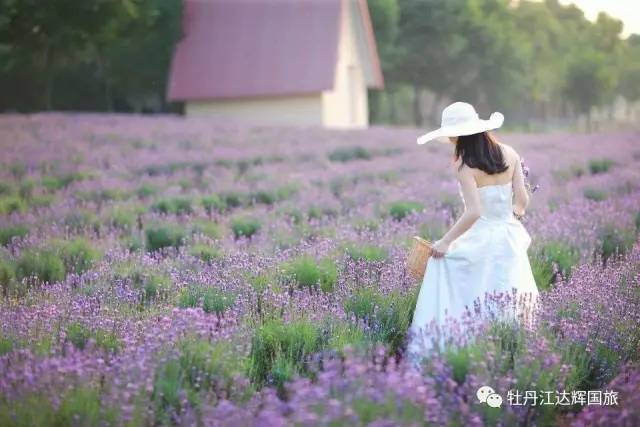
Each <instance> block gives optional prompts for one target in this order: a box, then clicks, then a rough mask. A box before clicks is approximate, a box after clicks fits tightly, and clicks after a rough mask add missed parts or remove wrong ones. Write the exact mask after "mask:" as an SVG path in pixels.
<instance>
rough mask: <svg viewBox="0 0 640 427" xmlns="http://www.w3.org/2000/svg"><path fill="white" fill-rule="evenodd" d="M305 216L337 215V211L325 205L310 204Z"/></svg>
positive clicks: (315, 217)
mask: <svg viewBox="0 0 640 427" xmlns="http://www.w3.org/2000/svg"><path fill="white" fill-rule="evenodd" d="M307 216H308V217H309V219H320V218H322V217H324V216H327V217H336V216H338V211H337V210H336V209H334V208H331V207H327V206H323V207H319V206H310V207H309V210H308V211H307Z"/></svg>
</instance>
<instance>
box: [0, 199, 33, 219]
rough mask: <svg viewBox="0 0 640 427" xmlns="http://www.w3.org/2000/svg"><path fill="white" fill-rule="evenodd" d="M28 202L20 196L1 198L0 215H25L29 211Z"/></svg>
mask: <svg viewBox="0 0 640 427" xmlns="http://www.w3.org/2000/svg"><path fill="white" fill-rule="evenodd" d="M27 207H28V205H27V202H25V201H24V200H23V199H22V197H20V196H14V195H11V196H1V197H0V214H1V215H10V214H12V213H16V212H17V213H24V212H26V211H27Z"/></svg>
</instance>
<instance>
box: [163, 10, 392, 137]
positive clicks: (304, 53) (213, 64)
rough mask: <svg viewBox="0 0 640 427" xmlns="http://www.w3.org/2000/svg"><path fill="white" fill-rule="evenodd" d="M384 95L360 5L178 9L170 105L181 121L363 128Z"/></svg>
mask: <svg viewBox="0 0 640 427" xmlns="http://www.w3.org/2000/svg"><path fill="white" fill-rule="evenodd" d="M383 87H384V81H383V76H382V71H381V68H380V60H379V57H378V52H377V48H376V43H375V38H374V33H373V28H372V24H371V18H370V15H369V10H368V6H367V3H366V0H185V2H184V11H183V38H182V39H181V40H180V41H179V42H178V44H177V45H176V49H175V52H174V55H173V58H172V62H171V70H170V76H169V84H168V88H167V92H168V93H167V98H168V100H169V101H174V102H175V101H177V102H182V103H184V112H185V114H186V115H187V116H209V117H218V118H229V119H233V120H239V121H242V122H247V123H254V124H263V125H271V124H273V125H312V126H324V127H328V128H364V127H367V126H368V123H369V111H368V102H367V90H368V89H381V88H383Z"/></svg>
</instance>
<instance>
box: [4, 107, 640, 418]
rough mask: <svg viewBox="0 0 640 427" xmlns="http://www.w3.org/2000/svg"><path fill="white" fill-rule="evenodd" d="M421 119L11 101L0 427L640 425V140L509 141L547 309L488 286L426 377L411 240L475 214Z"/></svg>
mask: <svg viewBox="0 0 640 427" xmlns="http://www.w3.org/2000/svg"><path fill="white" fill-rule="evenodd" d="M419 134H420V130H416V129H406V128H404V129H400V128H398V129H394V128H372V129H369V130H360V131H329V130H321V129H317V128H302V127H300V128H293V127H291V128H276V127H243V126H240V125H235V124H233V123H215V122H212V121H204V120H198V119H184V118H178V117H173V116H164V117H163V116H154V117H144V116H125V115H122V116H120V115H91V114H78V115H74V114H35V115H30V116H23V115H4V116H0V153H1V159H0V160H1V164H0V175H1V180H0V218H1V219H0V244H1V245H2V246H1V247H0V250H1V253H0V285H1V287H2V291H1V292H2V299H1V300H0V426H49V425H59V426H68V425H74V426H106V425H114V426H139V425H144V426H152V425H153V426H156V425H180V426H192V425H198V426H204V425H207V426H210V425H214V426H218V425H219V426H285V425H295V426H316V425H323V426H342V425H348V426H363V425H372V426H378V427H382V426H396V425H411V426H423V425H433V426H440V425H447V426H482V425H503V426H511V425H523V426H524V425H526V426H547V425H563V426H564V425H566V426H569V425H572V426H573V425H575V426H593V425H598V426H635V425H640V393H639V392H638V391H639V390H640V365H639V362H640V356H639V355H640V310H639V309H638V306H639V303H640V243H639V241H638V236H639V233H640V144H639V143H640V131H620V132H615V133H614V132H611V133H600V134H598V133H594V134H576V135H574V134H568V133H552V134H539V135H530V134H510V133H506V132H496V133H495V135H496V136H497V138H498V140H499V141H501V142H504V143H506V144H509V145H512V146H513V147H514V148H516V150H517V151H518V152H519V153H520V154H521V155H522V156H523V158H524V160H525V163H526V164H527V166H528V167H529V168H530V170H531V172H530V179H531V181H532V182H533V183H534V184H539V185H540V189H539V190H538V191H537V192H535V194H534V195H533V196H532V202H531V205H530V208H529V212H528V214H527V216H526V217H525V218H524V219H523V223H524V225H525V227H526V228H527V230H528V231H529V233H530V235H531V237H532V244H531V247H530V249H529V257H530V261H531V265H532V268H533V270H534V274H535V277H536V282H537V284H538V287H539V288H540V289H541V291H543V292H542V302H541V307H540V312H539V316H538V317H537V320H536V322H535V324H534V325H532V326H531V327H530V328H525V327H523V326H519V325H518V324H515V323H511V322H509V321H504V320H501V318H499V317H498V316H495V312H496V310H500V307H508V306H509V296H505V295H494V296H488V298H487V301H485V302H484V304H483V305H482V306H481V307H480V306H479V307H477V308H476V310H475V311H474V312H473V313H470V316H469V318H468V319H466V320H465V321H466V322H468V324H469V326H470V328H469V330H472V331H473V333H471V334H466V335H464V336H462V335H460V336H455V331H454V335H453V337H452V345H451V346H450V347H449V348H448V350H446V351H444V352H442V353H438V354H433V355H431V356H430V357H429V358H426V359H425V360H424V364H423V367H422V371H421V372H416V371H415V370H411V369H410V368H409V366H408V363H407V362H406V359H405V357H404V350H405V345H406V338H407V335H406V333H407V329H408V327H409V325H410V322H411V318H412V313H413V309H414V306H415V302H416V298H417V294H418V290H419V285H420V284H419V283H416V282H415V281H414V280H412V279H411V278H410V277H409V276H408V275H407V273H406V271H405V264H404V263H405V258H406V255H407V250H408V248H409V245H410V243H411V238H412V237H413V236H414V235H421V236H423V237H426V238H429V239H432V240H436V239H439V238H440V237H441V235H442V234H443V233H444V232H445V231H446V230H447V227H449V226H450V225H451V224H453V222H454V221H455V219H456V218H457V216H458V215H460V213H461V212H462V209H463V205H462V202H461V199H460V196H459V194H458V189H457V184H456V180H455V177H454V175H453V174H452V173H451V171H450V170H449V168H448V162H449V161H450V156H451V153H452V147H450V146H448V145H447V144H440V143H433V144H431V145H426V146H418V145H416V143H415V139H416V136H417V135H419ZM454 343H455V345H454ZM482 385H489V386H491V387H493V388H494V389H495V391H496V392H497V393H499V394H501V395H502V398H503V399H504V404H503V405H502V406H501V407H499V408H493V407H489V406H487V405H486V404H482V403H480V402H479V401H478V400H477V398H476V390H477V389H478V388H479V387H480V386H482ZM509 390H520V392H522V393H524V391H525V390H536V391H537V392H538V400H539V398H540V393H541V392H542V391H545V390H547V391H552V392H553V393H556V391H557V392H560V391H563V390H564V391H566V392H567V393H569V396H568V397H569V400H570V401H571V402H570V404H565V403H563V402H555V403H553V404H551V403H549V404H541V403H540V402H532V401H529V402H527V403H525V404H517V403H516V404H509V403H508V402H507V398H508V397H507V396H508V391H509ZM580 391H584V392H587V391H602V392H603V393H604V392H605V391H615V392H616V393H617V400H616V401H611V400H610V401H609V402H605V401H602V402H600V404H596V403H595V402H585V401H582V400H580V398H579V396H581V394H580V393H577V392H580ZM572 392H573V393H572ZM572 394H573V397H575V398H576V399H575V400H572ZM554 399H555V397H554ZM536 403H537V404H536Z"/></svg>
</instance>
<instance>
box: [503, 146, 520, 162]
mask: <svg viewBox="0 0 640 427" xmlns="http://www.w3.org/2000/svg"><path fill="white" fill-rule="evenodd" d="M498 145H499V146H500V148H502V152H503V153H504V155H505V157H507V159H508V160H509V163H515V162H516V161H517V160H518V159H520V154H518V152H517V151H516V150H515V148H513V147H512V146H510V145H507V144H504V143H502V142H498Z"/></svg>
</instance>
